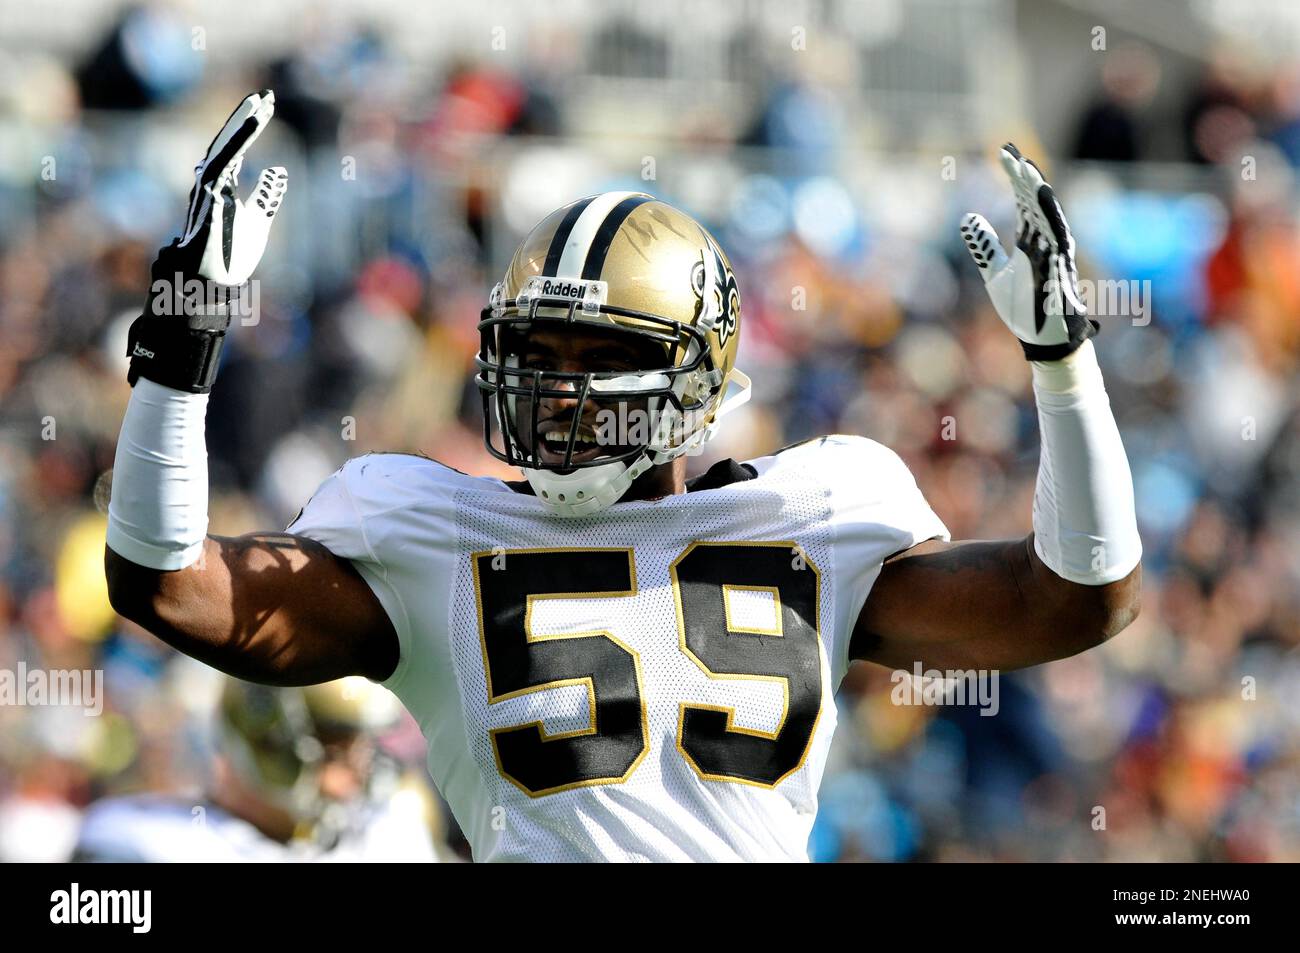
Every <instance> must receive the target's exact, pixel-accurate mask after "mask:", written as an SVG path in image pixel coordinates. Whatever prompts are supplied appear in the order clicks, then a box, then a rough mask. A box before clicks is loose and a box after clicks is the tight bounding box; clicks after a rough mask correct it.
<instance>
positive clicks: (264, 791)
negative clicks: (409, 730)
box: [217, 676, 402, 821]
mask: <svg viewBox="0 0 1300 953" xmlns="http://www.w3.org/2000/svg"><path fill="white" fill-rule="evenodd" d="M401 713H402V709H401V705H400V703H399V702H398V701H397V699H396V697H395V696H394V695H393V694H392V693H391V692H389V691H388V690H387V689H384V688H382V687H380V686H378V685H376V684H374V683H373V682H371V681H369V680H368V679H365V678H362V677H360V676H350V677H348V678H342V679H339V680H337V681H333V682H326V683H324V684H321V685H309V686H307V687H304V688H271V687H269V686H266V685H254V684H253V683H251V682H244V681H240V680H239V679H235V678H229V679H227V680H226V683H225V686H224V688H223V689H222V693H221V701H220V707H219V709H218V712H217V715H218V718H217V730H218V737H219V738H220V744H221V750H222V753H223V754H225V755H226V757H227V758H229V759H230V761H231V764H232V767H233V768H234V769H235V771H236V772H237V773H238V774H239V776H240V777H242V778H243V779H244V781H245V782H246V783H248V784H251V785H252V786H253V787H254V788H255V789H256V790H257V791H259V792H260V793H261V795H262V796H263V797H265V798H266V799H267V800H268V801H270V802H271V803H272V804H275V805H276V806H278V807H280V808H282V809H283V810H286V811H288V812H290V813H291V814H292V815H294V816H295V818H297V819H299V820H300V821H306V820H310V819H313V817H314V815H315V814H316V813H318V812H319V811H320V810H321V808H322V804H321V803H320V793H319V790H318V785H317V781H318V773H319V771H320V769H321V767H322V765H323V764H324V762H325V760H326V749H327V746H329V745H331V744H336V743H343V742H351V741H352V740H353V739H356V738H359V737H362V736H373V735H374V734H375V733H377V732H379V731H381V730H383V729H386V728H389V727H391V726H393V725H395V724H397V722H398V720H399V719H400V717H401Z"/></svg>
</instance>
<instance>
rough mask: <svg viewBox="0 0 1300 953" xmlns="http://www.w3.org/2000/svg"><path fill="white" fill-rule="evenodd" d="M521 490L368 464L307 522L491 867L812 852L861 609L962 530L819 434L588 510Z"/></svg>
mask: <svg viewBox="0 0 1300 953" xmlns="http://www.w3.org/2000/svg"><path fill="white" fill-rule="evenodd" d="M517 486H518V485H514V486H512V485H510V484H507V483H505V482H502V481H501V480H496V479H488V478H483V477H472V476H466V475H465V474H462V473H459V472H457V471H455V470H452V469H449V468H447V467H445V466H442V465H441V464H438V463H436V462H434V461H432V460H429V459H426V458H424V457H419V456H409V455H404V454H370V455H367V456H363V457H358V458H356V459H354V460H351V461H349V462H348V463H347V464H346V465H345V466H344V467H343V468H342V469H340V470H339V471H338V472H337V473H335V474H334V475H333V476H331V477H330V478H329V479H328V480H327V481H326V482H325V483H324V484H323V485H322V486H321V488H320V489H319V490H318V491H317V492H316V494H315V495H314V496H313V497H312V498H311V500H310V502H309V503H308V504H307V506H306V507H305V508H304V510H303V512H302V513H301V514H300V515H299V516H298V518H297V519H296V520H295V521H294V523H293V524H292V525H291V526H290V527H289V530H290V532H293V533H297V534H300V535H303V536H308V537H311V538H312V539H315V540H318V541H320V542H321V543H323V544H324V545H325V546H326V547H328V548H329V549H330V550H331V551H332V552H334V553H335V554H336V555H339V556H342V557H345V558H347V559H349V560H351V561H352V563H353V564H354V565H355V566H356V567H357V570H358V571H359V572H360V573H361V575H362V576H363V577H364V578H365V579H366V581H367V582H368V583H369V584H370V586H371V588H372V589H373V590H374V591H375V594H376V596H377V597H378V598H379V601H380V602H381V603H382V604H383V606H384V608H385V609H386V610H387V612H388V615H389V617H390V619H391V620H392V623H393V627H394V629H395V630H396V632H397V635H398V639H399V641H400V644H401V659H400V661H399V662H398V665H397V668H396V670H395V671H394V672H393V674H392V676H391V677H390V678H389V679H388V680H387V681H386V682H385V683H384V684H385V685H386V687H388V688H389V689H391V690H392V691H393V692H394V693H396V695H397V696H398V697H399V698H400V699H401V700H402V701H403V703H404V704H405V705H406V707H407V708H408V709H409V710H410V711H411V713H412V714H413V715H414V716H415V718H416V720H417V721H418V722H419V724H420V727H421V729H422V730H423V732H424V737H425V739H426V740H427V741H428V748H429V770H430V772H431V774H432V776H433V779H434V781H435V782H436V784H437V785H438V788H439V790H440V791H441V792H442V794H443V797H444V798H446V800H447V802H448V804H449V805H450V807H451V809H452V811H453V813H454V814H455V816H456V819H457V821H458V822H459V824H460V826H461V828H462V830H463V831H464V832H465V835H466V837H467V838H468V840H469V842H470V845H471V846H472V848H473V851H474V857H475V859H476V860H527V861H577V860H650V861H686V860H698V861H723V860H806V859H807V841H808V834H809V831H810V830H811V828H812V823H813V818H814V816H815V814H816V811H817V788H818V784H819V783H820V781H821V776H822V770H823V768H824V766H825V761H826V754H827V750H828V748H829V746H830V742H831V735H832V733H833V731H834V729H835V720H836V717H835V703H834V697H833V696H834V694H835V689H836V687H837V686H838V685H839V682H840V680H841V679H842V678H843V676H844V673H845V670H846V669H847V668H848V664H849V658H848V651H849V638H850V635H851V633H852V630H853V625H854V622H855V620H856V618H857V616H858V614H859V612H860V611H861V609H862V605H863V603H864V602H865V600H866V598H867V593H868V592H869V591H870V589H871V586H872V583H874V582H875V579H876V577H877V576H878V574H879V572H880V567H881V563H882V562H883V561H884V560H885V559H886V558H887V557H889V556H890V555H892V554H894V553H897V552H899V551H901V550H904V549H908V548H910V547H911V546H913V545H915V544H916V543H918V542H920V541H922V540H925V539H930V538H933V537H940V538H945V539H946V538H947V530H946V529H945V528H944V525H943V523H942V522H940V520H939V519H938V517H937V516H935V514H934V512H933V511H932V510H931V509H930V507H929V505H928V504H927V503H926V501H925V499H924V498H923V497H922V495H921V493H920V491H919V490H918V489H917V486H916V482H915V481H914V480H913V478H912V475H911V473H910V472H909V471H908V469H907V467H906V466H905V465H904V464H903V462H902V461H901V460H900V459H899V458H898V456H897V455H896V454H894V453H893V451H891V450H889V449H888V448H886V447H884V446H881V445H880V444H877V443H875V442H873V441H870V440H867V439H865V438H861V437H842V436H835V437H821V438H817V439H815V440H812V441H808V442H806V443H803V444H799V445H797V446H794V447H791V448H788V449H786V450H783V451H780V452H778V453H776V454H773V455H772V456H768V457H763V458H761V459H758V460H753V461H751V462H749V463H747V464H736V463H734V462H732V461H724V462H723V463H721V464H718V465H716V466H715V467H714V468H712V469H711V470H710V471H709V472H708V473H707V474H705V475H704V476H703V477H702V478H701V479H700V480H697V481H694V483H693V485H692V487H691V489H690V491H689V492H687V493H684V494H681V495H677V496H670V497H665V498H663V499H659V500H652V501H632V502H624V503H619V504H616V505H615V506H613V507H610V508H609V509H607V510H605V511H604V512H601V513H598V514H596V515H592V516H586V517H581V518H575V519H565V518H559V517H555V516H552V515H550V514H548V513H547V512H546V511H545V510H544V509H543V507H542V505H541V502H540V501H539V500H537V499H536V498H535V497H534V496H532V495H530V494H529V493H528V492H520V491H519V490H518V489H517V488H516V487H517Z"/></svg>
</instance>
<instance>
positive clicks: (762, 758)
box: [470, 541, 822, 797]
mask: <svg viewBox="0 0 1300 953" xmlns="http://www.w3.org/2000/svg"><path fill="white" fill-rule="evenodd" d="M792 555H793V556H794V558H792ZM503 556H504V558H502V557H503ZM470 558H471V560H472V568H473V575H474V586H475V595H476V597H477V600H478V618H479V633H480V637H481V641H482V650H483V667H484V672H485V674H486V678H487V690H488V701H489V702H498V701H504V700H506V699H508V698H514V697H517V696H519V695H523V694H525V693H528V692H537V691H542V690H545V689H549V688H556V687H559V686H563V685H582V686H584V687H585V688H586V690H587V700H588V710H589V720H588V722H587V725H588V727H586V728H583V729H580V730H578V731H571V732H565V733H562V734H547V732H546V731H545V729H544V728H543V726H542V724H541V723H540V722H530V723H528V724H522V725H515V726H512V727H508V728H496V729H492V730H491V732H490V733H491V737H492V744H493V749H494V751H495V753H496V760H497V768H498V770H499V771H500V772H501V774H502V775H503V776H504V777H505V778H507V779H508V780H509V781H511V782H512V783H513V784H515V785H516V786H517V787H519V788H520V789H521V790H523V791H524V792H525V793H527V794H528V795H530V796H532V797H540V796H542V795H545V794H553V793H555V792H557V791H564V790H569V789H571V788H575V787H581V786H584V785H592V784H617V783H619V782H621V781H625V780H627V778H628V777H629V776H630V775H631V774H632V772H633V771H635V770H636V767H637V765H638V764H640V763H641V760H642V759H643V758H644V757H645V756H646V754H647V753H648V751H649V749H650V741H649V729H648V727H647V719H646V708H645V703H644V700H643V694H644V693H643V681H642V675H641V661H640V658H639V657H638V655H637V653H636V651H635V650H634V649H632V648H631V647H630V646H629V645H627V644H626V643H625V642H623V641H622V640H620V639H619V637H618V633H616V632H608V631H593V632H574V633H564V634H560V635H545V636H539V635H536V634H534V633H533V631H532V626H531V620H532V610H533V605H534V602H535V601H537V600H539V599H576V598H582V599H592V598H620V597H624V598H626V597H630V596H635V595H636V564H635V559H634V554H633V550H631V549H626V548H620V549H541V550H528V549H524V550H506V551H505V552H504V553H503V552H502V551H501V550H496V551H495V552H481V553H474V554H473V555H472V556H471V557H470ZM494 567H496V568H494ZM671 575H672V584H673V594H674V597H675V600H676V606H677V630H678V643H679V648H680V651H682V652H683V653H685V654H686V656H687V657H688V658H690V659H691V661H692V662H694V663H695V664H696V665H697V666H698V667H699V668H700V669H701V670H702V671H703V672H704V673H705V674H706V675H707V676H708V677H709V678H712V679H748V680H761V681H771V682H776V683H777V684H779V685H780V686H781V688H782V697H783V703H782V705H783V710H782V712H781V717H780V719H779V721H778V724H777V728H776V730H774V731H771V732H765V731H759V730H755V729H750V728H742V727H737V726H736V725H735V724H734V716H735V712H734V710H732V709H729V708H726V707H722V706H718V705H709V704H706V703H704V702H702V701H699V700H692V699H686V698H683V699H680V700H679V702H680V705H679V717H678V727H677V750H678V752H679V753H680V755H681V757H683V758H685V759H686V760H687V762H688V763H689V764H690V765H691V767H692V768H693V769H694V771H695V772H696V774H697V775H699V776H700V777H701V778H704V779H707V780H710V781H730V782H742V783H748V784H756V785H761V786H763V787H772V786H775V785H777V784H779V783H780V782H781V781H782V780H783V779H784V778H785V777H786V776H787V775H789V774H791V773H792V772H794V771H796V770H798V769H799V767H800V766H801V765H802V764H803V761H804V758H805V757H806V755H807V752H808V748H809V745H810V744H811V743H812V738H813V732H814V731H815V729H816V726H817V718H818V715H819V712H820V711H821V694H822V666H821V635H820V627H819V621H818V615H819V607H820V604H821V591H820V586H821V578H820V573H819V572H818V570H817V568H816V567H815V566H813V564H812V563H811V562H809V561H808V559H807V557H806V556H804V555H803V553H802V552H801V551H800V550H799V548H798V547H797V545H796V544H795V543H793V542H788V541H782V542H771V543H712V542H697V543H693V544H691V545H690V546H689V547H688V548H687V549H686V550H685V551H684V552H683V553H682V554H681V555H680V556H678V557H677V559H675V560H674V561H673V563H672V568H671ZM575 579H580V580H582V581H583V585H584V587H585V588H584V590H583V591H581V592H574V591H572V590H573V588H574V587H573V580H575ZM742 589H750V590H763V591H766V592H770V593H771V596H772V599H773V602H774V606H775V608H776V623H777V624H776V626H775V628H772V629H755V628H744V627H741V626H738V625H735V624H733V622H732V620H731V618H730V615H729V612H728V590H742Z"/></svg>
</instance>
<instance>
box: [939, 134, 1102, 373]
mask: <svg viewBox="0 0 1300 953" xmlns="http://www.w3.org/2000/svg"><path fill="white" fill-rule="evenodd" d="M1000 158H1001V159H1002V167H1003V168H1004V169H1006V171H1007V176H1008V177H1009V178H1010V179H1011V187H1012V189H1013V190H1014V192H1015V198H1016V248H1015V251H1013V252H1012V253H1011V256H1010V257H1008V256H1007V254H1006V252H1004V251H1003V250H1002V245H1001V243H1000V242H999V241H998V234H997V232H995V231H994V230H993V226H991V225H990V224H989V223H988V222H987V221H986V220H985V219H984V217H983V216H982V215H977V214H976V213H974V212H967V213H966V215H965V216H964V217H963V218H962V220H961V236H962V239H963V240H964V241H965V242H966V247H967V249H969V251H970V254H971V257H972V258H974V259H975V264H976V265H978V266H979V269H980V275H981V276H982V277H983V278H984V286H985V288H987V289H988V293H989V298H991V299H992V301H993V307H994V308H995V309H996V310H997V312H998V317H1000V318H1001V319H1002V323H1003V324H1005V325H1006V326H1007V327H1009V328H1010V329H1011V333H1012V334H1014V335H1015V336H1016V337H1017V338H1019V339H1020V344H1021V347H1023V348H1024V350H1025V357H1026V358H1028V359H1029V360H1031V361H1056V360H1060V359H1061V358H1063V357H1065V356H1066V355H1067V354H1070V353H1072V352H1074V351H1075V350H1076V349H1077V348H1078V347H1079V346H1080V345H1081V344H1083V342H1084V341H1086V340H1087V339H1088V338H1090V337H1092V336H1093V335H1094V334H1096V333H1097V331H1098V330H1099V325H1098V324H1097V322H1096V321H1093V320H1090V319H1089V318H1088V316H1087V315H1088V309H1087V307H1086V306H1085V305H1084V303H1083V301H1082V300H1081V299H1080V298H1079V286H1078V272H1077V270H1076V269H1075V264H1074V237H1073V236H1072V235H1071V234H1070V226H1068V225H1067V224H1066V223H1065V214H1064V213H1063V212H1062V211H1061V205H1060V203H1059V202H1057V200H1056V193H1054V192H1053V191H1052V187H1051V186H1050V185H1048V184H1047V183H1046V182H1045V181H1043V174H1042V172H1040V171H1039V169H1038V166H1036V165H1034V163H1033V161H1032V160H1030V159H1026V158H1024V157H1023V156H1022V155H1021V154H1020V152H1019V150H1017V149H1016V147H1015V146H1014V145H1012V144H1011V143H1009V142H1008V143H1007V144H1006V145H1005V146H1003V147H1002V151H1001V156H1000Z"/></svg>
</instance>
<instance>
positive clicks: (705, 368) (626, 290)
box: [476, 192, 749, 516]
mask: <svg viewBox="0 0 1300 953" xmlns="http://www.w3.org/2000/svg"><path fill="white" fill-rule="evenodd" d="M593 326H595V327H599V328H603V329H606V330H611V329H612V331H613V332H614V333H616V334H628V335H634V336H635V337H636V338H637V339H638V340H640V341H642V342H651V343H652V344H653V349H652V350H651V351H650V353H652V354H654V355H655V362H654V363H656V364H657V365H659V366H653V367H645V368H639V369H638V370H637V371H635V372H628V371H612V372H599V373H598V372H591V371H586V372H561V371H552V370H546V371H539V370H530V369H527V368H524V367H521V362H520V360H519V357H518V355H519V354H520V353H522V348H523V347H525V346H526V342H527V339H528V335H529V334H530V333H532V332H533V331H534V330H536V329H538V328H543V327H545V328H549V329H558V330H561V331H562V330H564V329H566V328H582V329H584V330H586V329H590V328H591V327H593ZM479 331H480V335H481V345H480V351H479V355H478V359H477V361H476V364H477V367H478V376H477V379H476V380H477V384H478V387H479V390H480V391H481V393H482V397H483V413H484V422H483V427H484V440H485V442H486V443H487V447H488V450H489V451H490V452H491V453H492V454H493V455H494V456H496V457H497V458H498V459H501V460H505V461H506V462H508V463H510V464H512V465H514V466H517V467H520V468H522V469H523V471H524V474H525V476H527V478H528V481H529V483H530V484H531V485H532V487H533V490H534V491H535V492H536V493H537V495H538V497H539V498H540V499H541V501H542V502H543V503H544V504H545V505H546V506H547V507H548V508H549V509H550V510H551V511H552V512H554V513H557V514H560V515H564V516H582V515H586V514H588V513H594V512H598V511H599V510H602V509H604V508H605V507H607V506H610V505H611V504H613V503H615V502H617V501H618V499H619V498H620V497H622V495H623V494H624V493H625V492H626V491H627V489H628V487H629V486H630V485H631V484H632V481H633V480H635V479H636V478H637V477H638V476H640V475H641V474H642V473H644V472H646V471H647V470H648V469H650V468H651V467H652V466H657V465H659V464H662V463H666V462H668V461H669V460H672V459H674V458H675V457H678V456H681V455H682V454H684V453H688V452H691V451H693V450H695V449H696V448H698V447H700V446H702V445H703V444H704V442H705V441H707V440H708V439H709V438H710V437H711V436H712V434H713V432H714V429H715V428H716V425H717V421H718V418H719V417H720V416H721V414H723V413H724V412H726V411H728V410H730V409H732V408H733V407H736V406H739V405H740V404H741V403H743V402H744V400H745V399H746V398H747V397H748V396H749V394H748V388H749V379H748V378H747V377H746V376H745V375H744V374H742V373H741V372H740V371H739V370H737V369H736V367H735V361H736V348H737V342H738V340H739V336H740V292H739V290H738V289H737V287H736V277H735V275H734V273H733V272H732V269H731V263H730V262H729V261H728V260H727V256H726V255H725V254H724V253H723V251H722V249H721V247H719V245H718V243H717V242H716V241H715V240H714V238H713V236H712V235H710V234H709V233H708V231H706V230H705V229H704V227H703V226H702V225H700V223H699V222H697V221H695V219H693V218H691V216H689V215H687V214H686V213H684V212H682V211H680V210H678V209H676V208H673V207H672V206H671V205H668V204H666V203H664V202H661V201H659V200H658V199H655V198H653V197H651V196H649V195H645V194H641V193H634V192H606V193H603V194H601V195H596V196H592V197H590V198H585V199H581V200H579V201H577V202H573V203H572V204H570V205H566V206H564V207H563V208H561V209H557V210H556V211H554V212H552V213H551V214H550V215H548V216H547V217H546V218H545V219H544V220H543V221H542V222H541V224H540V225H538V226H537V227H536V228H534V229H533V230H532V232H531V233H530V234H529V235H528V237H527V238H525V239H524V240H523V243H522V244H520V246H519V249H518V250H517V251H516V252H515V255H514V258H513V259H512V260H511V262H510V267H509V268H508V269H507V270H506V275H505V278H504V279H503V280H502V281H501V282H500V283H498V284H497V286H496V287H495V288H494V289H493V290H492V296H491V299H490V301H489V304H488V307H487V308H485V309H484V310H483V314H482V320H481V321H480V323H479ZM659 355H662V359H660V358H659ZM546 398H551V399H555V398H567V399H570V400H572V399H574V398H576V399H577V405H578V407H579V408H583V407H585V406H589V405H590V404H592V403H594V404H595V405H597V406H598V407H600V410H599V411H597V419H598V420H604V421H605V422H607V423H608V424H610V425H611V426H610V427H608V428H606V427H603V426H602V428H601V431H600V433H599V434H598V435H597V438H596V442H597V443H598V444H600V445H602V448H604V447H608V452H602V453H600V454H599V455H598V456H595V457H594V458H592V459H583V460H575V459H574V457H575V455H576V454H577V453H578V452H580V450H581V449H583V448H585V444H584V445H582V446H581V447H580V439H579V420H580V418H581V417H582V414H581V413H578V414H575V415H574V417H573V421H572V426H571V427H570V428H569V430H568V433H567V435H556V434H554V433H552V434H550V435H549V437H548V439H549V441H550V442H549V443H548V444H547V447H548V450H549V453H548V456H550V457H551V459H550V460H549V461H548V460H546V459H543V457H542V445H543V435H542V434H539V433H538V419H537V418H538V414H537V408H538V403H539V400H541V399H546ZM628 408H632V409H633V410H634V411H637V412H639V413H640V414H641V416H640V418H639V419H635V418H634V419H629V414H628ZM605 411H608V412H609V413H608V414H605V413H604V412H605ZM620 413H621V416H620ZM494 420H495V422H496V432H497V434H499V436H500V445H498V443H497V441H496V439H495V437H494V433H493V421H494ZM584 436H585V437H586V438H587V440H588V441H590V440H591V439H592V437H591V435H590V434H585V435H584ZM602 438H608V439H602ZM588 456H589V454H588ZM557 457H558V458H559V459H556V458H557Z"/></svg>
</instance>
